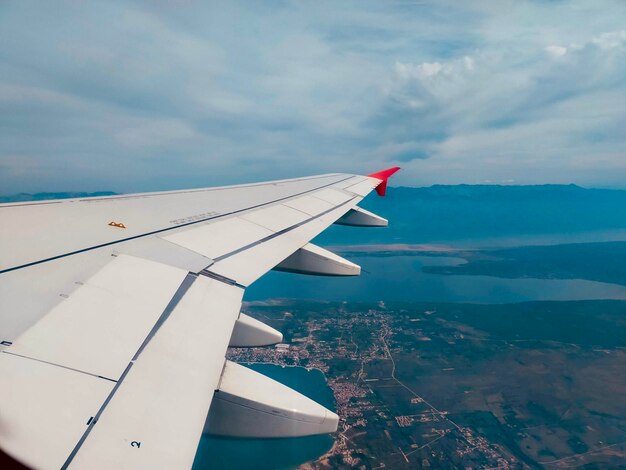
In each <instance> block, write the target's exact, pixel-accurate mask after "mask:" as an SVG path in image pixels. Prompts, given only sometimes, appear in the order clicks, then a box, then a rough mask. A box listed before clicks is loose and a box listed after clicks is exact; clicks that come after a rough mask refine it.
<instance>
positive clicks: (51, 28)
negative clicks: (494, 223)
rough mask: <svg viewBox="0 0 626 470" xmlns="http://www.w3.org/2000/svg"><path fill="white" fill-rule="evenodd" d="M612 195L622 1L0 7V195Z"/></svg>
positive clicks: (621, 110) (624, 147)
mask: <svg viewBox="0 0 626 470" xmlns="http://www.w3.org/2000/svg"><path fill="white" fill-rule="evenodd" d="M395 165H398V166H401V167H402V168H403V171H402V172H401V173H399V174H398V175H397V177H395V179H394V184H396V185H407V186H423V185H431V184H457V183H470V184H478V183H493V184H543V183H575V184H579V185H582V186H588V187H592V186H593V187H619V188H626V2H625V1H623V0H614V1H613V0H588V1H580V0H572V1H558V0H551V1H548V0H543V1H522V0H498V1H493V0H485V1H481V0H477V1H472V2H464V1H463V2H461V1H457V0H454V1H452V0H451V1H447V0H440V1H404V0H403V1H391V0H377V1H369V0H356V1H337V0H332V1H323V0H322V1H313V0H311V1H263V2H259V1H252V0H250V1H248V2H240V1H234V0H228V1H224V2H220V1H216V0H211V1H209V2H204V1H203V2H199V1H198V2H194V1H178V2H176V1H171V2H166V1H158V0H152V1H146V2H141V1H126V2H122V1H106V2H95V1H92V2H81V1H71V2H65V1H55V2H41V1H36V2H32V1H29V0H19V1H7V0H4V1H2V2H0V194H11V193H17V192H37V191H97V190H112V191H117V192H137V191H153V190H168V189H175V188H187V187H203V186H214V185H222V184H235V183H241V182H248V181H261V180H267V179H278V178H289V177H298V176H305V175H312V174H320V173H334V172H350V173H361V174H367V173H371V172H373V171H376V170H380V169H382V168H386V167H390V166H395Z"/></svg>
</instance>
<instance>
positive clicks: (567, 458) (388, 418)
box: [229, 300, 626, 469]
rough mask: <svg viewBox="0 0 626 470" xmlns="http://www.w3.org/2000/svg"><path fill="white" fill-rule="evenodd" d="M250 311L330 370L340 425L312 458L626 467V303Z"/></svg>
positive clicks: (276, 305)
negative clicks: (323, 452) (328, 445)
mask: <svg viewBox="0 0 626 470" xmlns="http://www.w3.org/2000/svg"><path fill="white" fill-rule="evenodd" d="M246 309H247V311H248V312H249V313H250V314H252V315H254V316H256V317H257V318H259V319H261V320H262V321H265V322H267V323H268V324H271V325H273V326H274V327H276V328H279V329H280V330H281V331H283V333H284V334H285V342H286V343H287V344H289V347H279V348H275V347H272V348H253V349H233V350H232V351H231V352H230V353H229V355H230V358H231V359H233V360H236V361H239V362H274V363H278V364H284V365H300V366H304V367H309V368H318V369H320V370H322V371H323V372H324V373H325V374H326V376H327V379H328V383H329V386H330V387H331V388H332V389H333V391H334V394H335V399H336V406H337V412H338V414H339V416H340V419H341V421H340V429H339V432H338V433H337V435H336V441H335V445H334V446H333V448H332V449H331V450H330V451H329V452H328V453H327V454H326V455H324V456H322V457H321V458H320V459H318V460H317V461H315V462H310V463H308V464H306V465H305V466H304V467H308V468H316V469H326V468H416V467H421V468H428V467H432V468H571V467H578V466H582V467H583V468H606V467H612V468H620V466H622V467H621V468H626V466H625V464H624V463H623V462H625V461H626V402H625V401H624V400H623V397H624V396H625V394H626V374H623V370H624V368H625V367H626V302H621V301H580V302H529V303H520V304H505V305H474V304H452V303H449V304H446V303H422V302H411V303H394V304H388V305H385V304H383V303H379V304H367V303H358V302H355V303H352V302H350V303H348V302H344V303H322V302H303V301H289V300H283V301H280V300H274V301H272V302H269V303H258V302H257V303H251V304H248V305H247V306H246Z"/></svg>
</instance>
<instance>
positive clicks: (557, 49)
mask: <svg viewBox="0 0 626 470" xmlns="http://www.w3.org/2000/svg"><path fill="white" fill-rule="evenodd" d="M545 51H546V52H547V53H548V54H550V55H551V56H552V57H562V56H564V55H565V54H567V47H563V46H547V47H546V48H545Z"/></svg>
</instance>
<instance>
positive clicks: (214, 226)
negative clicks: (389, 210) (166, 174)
mask: <svg viewBox="0 0 626 470" xmlns="http://www.w3.org/2000/svg"><path fill="white" fill-rule="evenodd" d="M383 173H384V172H379V173H376V174H373V175H371V176H369V177H368V176H358V175H346V174H333V175H322V176H318V177H311V178H300V179H296V180H284V181H276V182H269V183H264V184H255V185H242V186H236V187H226V188H214V189H206V190H194V191H184V192H180V191H179V192H169V193H152V194H143V195H130V196H121V197H108V198H95V199H83V200H67V201H53V202H51V203H50V202H46V203H41V204H32V205H20V204H9V205H4V206H0V211H2V214H3V215H4V218H5V221H6V222H7V223H6V224H5V225H4V228H2V229H0V241H2V244H0V246H1V247H2V248H0V250H1V252H0V254H1V255H2V256H0V341H1V342H2V343H1V346H0V348H1V350H0V351H1V353H0V374H1V376H2V377H3V380H4V381H5V383H6V384H8V385H7V386H4V387H2V388H0V448H2V450H4V451H5V452H7V453H9V454H10V455H12V456H13V457H15V458H16V459H17V460H19V461H20V462H23V463H25V464H26V465H28V466H31V467H34V468H190V467H191V465H192V463H193V458H194V455H195V450H196V447H197V443H198V441H199V438H200V435H201V433H202V430H203V427H205V426H207V429H210V428H211V426H209V423H210V422H211V421H210V420H209V421H207V414H208V412H209V409H210V407H211V403H212V399H213V396H214V391H218V392H217V393H219V390H220V381H224V387H225V388H224V392H223V397H222V399H221V400H219V401H220V403H222V405H220V411H219V413H221V414H222V415H223V414H224V413H230V414H231V416H232V417H234V416H238V418H237V419H239V422H240V424H239V425H237V426H234V427H233V426H230V427H229V426H226V428H228V429H230V431H229V432H230V433H231V434H237V433H240V434H241V431H242V429H243V430H244V431H245V432H244V434H246V433H248V434H251V433H252V434H253V435H254V432H251V431H249V430H248V429H249V428H251V427H252V423H253V421H254V419H256V418H258V417H259V416H260V417H261V418H262V417H263V416H264V415H263V413H266V416H269V415H268V413H274V414H275V415H274V417H273V418H272V419H273V420H274V421H273V422H274V423H275V424H273V425H271V426H270V427H272V429H273V430H274V431H275V432H274V433H273V434H272V433H270V434H268V436H269V435H276V433H280V431H279V429H280V428H281V426H282V428H284V429H292V430H294V431H293V432H294V434H293V435H296V434H295V433H296V432H297V429H306V431H301V432H302V434H311V433H315V432H329V431H332V430H334V428H336V415H334V414H332V415H334V416H335V417H333V416H331V415H328V414H327V413H326V412H327V411H328V410H318V409H317V408H316V407H315V404H314V403H313V402H311V403H309V402H307V401H306V400H307V399H304V397H302V398H298V397H297V395H298V394H295V395H293V394H290V393H288V392H284V393H279V392H276V390H279V388H278V389H277V388H276V387H277V386H278V385H273V384H271V383H269V382H265V381H264V380H263V379H261V378H257V377H253V376H243V377H244V379H237V377H240V376H241V374H247V372H245V371H241V370H240V369H239V368H238V366H236V365H232V366H230V368H229V367H225V365H226V362H225V353H226V350H227V348H228V345H229V341H230V340H231V336H233V329H234V328H235V325H236V324H243V323H246V325H248V326H247V328H248V330H247V331H246V335H247V337H250V338H252V337H253V336H254V334H255V333H254V328H259V331H261V330H263V327H264V325H262V324H260V326H259V325H256V324H254V323H251V322H243V321H240V322H238V318H239V315H240V314H239V312H240V307H241V300H242V297H243V294H244V290H245V287H246V286H248V285H250V284H251V283H252V282H254V281H255V280H256V279H258V278H259V277H260V276H262V275H263V274H264V273H265V272H267V271H268V270H270V269H272V268H274V267H276V266H278V265H280V264H281V263H282V262H284V261H285V260H286V259H287V258H289V260H290V261H289V263H290V264H289V266H291V267H292V268H294V266H293V265H294V263H295V268H294V269H293V270H294V272H307V269H308V270H309V271H308V272H309V273H310V272H311V269H313V271H314V272H315V269H317V270H318V271H319V269H320V268H311V266H314V267H315V266H322V265H324V264H327V265H328V263H334V265H333V266H334V267H333V269H335V270H337V269H339V268H338V266H340V267H341V269H343V270H344V271H345V270H346V269H347V270H348V271H350V270H351V271H350V272H354V269H355V268H351V267H350V265H352V263H349V262H348V261H346V260H343V261H345V262H346V263H349V264H346V265H345V266H347V268H346V267H345V266H343V265H341V262H342V261H341V258H339V257H336V255H333V254H329V253H328V252H324V250H321V251H320V249H316V248H317V247H313V246H312V245H310V244H309V243H308V242H309V241H310V240H311V239H312V238H314V237H315V236H316V235H317V234H319V233H321V232H322V231H323V230H324V229H326V228H327V227H328V226H329V225H331V224H333V223H335V222H336V221H338V220H339V219H341V218H342V217H344V216H345V217H344V219H343V220H344V222H345V221H348V222H349V223H347V224H348V225H361V226H363V225H368V224H369V225H372V226H381V225H383V224H382V222H381V221H384V219H381V218H380V217H377V216H375V215H374V214H371V213H368V212H366V211H362V210H360V209H359V208H358V207H357V204H358V202H360V201H361V200H362V199H363V197H364V196H366V195H367V194H368V193H369V192H370V191H371V190H372V189H374V188H379V187H380V186H381V185H385V187H386V181H387V178H388V176H389V175H388V174H386V173H385V174H383ZM382 193H383V194H384V190H383V191H382ZM379 194H380V191H379ZM65 218H68V219H67V220H69V222H68V224H67V225H63V224H62V223H61V224H60V223H59V222H63V221H64V220H66V219H65ZM109 219H111V220H109ZM107 221H108V222H115V224H118V225H119V224H122V225H123V227H120V226H118V225H110V224H109V223H108V222H107ZM355 221H356V222H355ZM368 221H369V222H368ZM339 223H341V222H339ZM385 223H386V221H385ZM20 227H21V228H22V230H20ZM60 227H61V228H60ZM63 227H65V228H63ZM22 231H23V232H24V233H21V232H22ZM68 231H69V233H70V234H71V236H68ZM42 233H45V234H46V235H47V240H46V241H45V243H42V242H41V234H42ZM37 234H39V238H38V237H37ZM36 241H39V243H38V244H37V245H36V246H35V247H34V249H33V250H32V251H31V250H30V249H29V245H31V244H33V243H35V242H36ZM302 250H304V251H302ZM297 252H298V253H299V252H303V253H305V255H306V256H304V255H299V256H296V253H297ZM337 258H338V259H337ZM300 259H304V260H307V261H298V260H300ZM298 263H300V266H299V265H298ZM304 264H306V266H305V265H304ZM352 266H356V265H352ZM299 268H302V269H301V270H300V271H298V269H299ZM304 268H306V269H304ZM356 268H358V266H357V267H356ZM324 269H326V270H328V269H329V268H327V267H326V268H324ZM51 274H52V275H53V276H52V277H51V276H50V275H51ZM54 274H56V276H54ZM27 299H30V301H29V300H27ZM270 333H271V332H270ZM274 333H276V332H275V331H274ZM274 333H272V334H271V335H270V336H272V335H273V336H274V337H277V335H275V334H274ZM263 334H264V335H265V336H267V335H268V331H267V328H265V330H263ZM246 335H243V336H242V335H239V336H238V338H242V337H246ZM250 335H252V336H250ZM239 340H240V341H241V339H239ZM253 340H254V338H252V340H251V341H252V342H253V343H254V341H253ZM229 370H230V371H231V372H228V371H229ZM246 377H247V378H246ZM267 380H269V379H267ZM238 383H241V384H256V385H254V386H256V387H258V393H257V395H258V396H257V397H256V398H255V397H254V393H252V394H250V390H249V389H246V390H244V389H243V388H242V387H244V386H243V385H237V384H238ZM254 386H253V387H254ZM238 387H239V389H238ZM249 387H250V385H248V388H249ZM265 389H267V390H269V392H267V393H266V394H265V395H263V390H265ZM272 391H273V392H272ZM226 392H228V393H226ZM294 393H295V392H294ZM277 395H279V397H278V398H280V396H281V395H284V397H285V398H284V399H285V400H287V401H288V400H292V401H291V402H289V403H288V406H286V408H285V410H286V411H284V412H282V413H286V414H280V413H281V412H280V409H281V408H280V405H281V403H279V401H280V400H278V399H277V398H276V396H277ZM263 396H265V398H263ZM224 397H230V398H228V399H225V398H224ZM273 400H277V401H275V402H274V401H273ZM309 401H310V400H309ZM225 403H227V404H228V406H226V405H224V404H225ZM282 404H283V405H284V403H282ZM216 406H217V405H216ZM242 406H243V408H242ZM318 406H319V405H318ZM244 409H245V410H247V411H246V412H245V413H243V414H242V413H241V410H244ZM251 409H254V410H256V411H255V412H258V413H259V414H258V415H257V414H250V413H251V412H250V410H251ZM225 410H226V411H225ZM228 410H230V411H228ZM288 410H291V411H288ZM276 413H278V414H276ZM316 413H321V414H320V415H319V416H325V418H324V417H322V418H316V416H318V415H317V414H316ZM328 413H331V412H328ZM215 414H216V415H217V414H218V412H217V411H216V412H215ZM251 416H252V417H251ZM255 417H256V418H255ZM251 420H252V421H251ZM261 421H262V420H261ZM212 423H213V424H212V426H213V428H219V429H224V428H225V427H224V426H221V427H220V426H219V421H216V420H215V419H213V422H212ZM216 423H217V424H216ZM281 423H283V424H281ZM285 423H286V424H285ZM298 423H302V424H300V428H298ZM333 423H334V424H333ZM257 435H259V436H262V435H263V433H257ZM278 435H280V434H278Z"/></svg>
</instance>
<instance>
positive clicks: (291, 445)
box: [193, 364, 335, 470]
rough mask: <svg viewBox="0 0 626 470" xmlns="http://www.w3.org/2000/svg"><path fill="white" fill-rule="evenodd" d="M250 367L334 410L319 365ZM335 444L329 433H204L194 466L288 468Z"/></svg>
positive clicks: (196, 468)
mask: <svg viewBox="0 0 626 470" xmlns="http://www.w3.org/2000/svg"><path fill="white" fill-rule="evenodd" d="M248 367H250V368H251V369H254V370H256V371H257V372H260V373H262V374H265V375H267V376H268V377H271V378H273V379H274V380H277V381H279V382H281V383H284V384H285V385H288V386H289V387H291V388H293V389H294V390H297V391H299V392H300V393H303V394H304V395H306V396H308V397H309V398H311V399H313V400H315V401H317V402H318V403H320V404H322V405H324V406H325V407H326V408H328V409H330V410H333V411H334V410H335V401H334V397H333V393H332V390H331V389H330V388H329V387H328V385H327V384H326V378H325V377H324V374H323V373H322V372H321V371H319V370H316V369H313V370H307V369H305V368H303V367H281V366H276V365H273V364H250V365H248ZM332 445H333V438H332V436H330V435H328V434H327V435H321V436H310V437H299V438H293V439H227V438H219V437H213V436H202V439H201V440H200V445H199V447H198V451H197V453H196V460H195V462H194V465H193V469H194V470H206V469H211V470H213V469H225V470H231V469H232V470H241V469H261V470H264V469H289V468H294V467H297V466H298V465H300V464H302V463H304V462H308V461H309V460H314V459H316V458H318V457H319V456H321V455H323V454H325V453H326V452H327V451H328V450H329V449H330V448H331V447H332Z"/></svg>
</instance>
